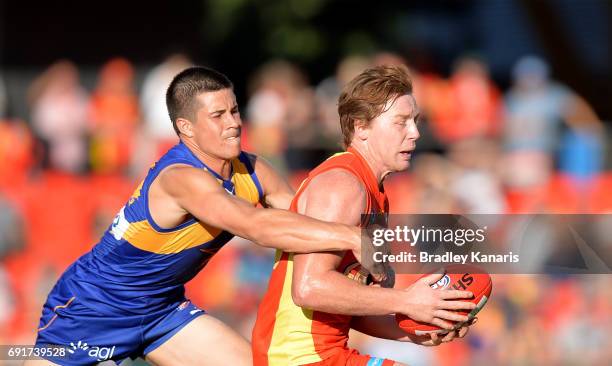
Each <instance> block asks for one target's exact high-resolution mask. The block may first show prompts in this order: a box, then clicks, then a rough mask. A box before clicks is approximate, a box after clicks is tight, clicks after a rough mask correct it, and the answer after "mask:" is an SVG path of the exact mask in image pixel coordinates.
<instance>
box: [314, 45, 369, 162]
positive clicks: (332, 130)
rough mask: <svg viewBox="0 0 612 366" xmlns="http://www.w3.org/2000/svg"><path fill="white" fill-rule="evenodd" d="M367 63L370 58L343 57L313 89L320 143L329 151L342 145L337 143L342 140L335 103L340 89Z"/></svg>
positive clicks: (366, 66)
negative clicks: (334, 70) (330, 74)
mask: <svg viewBox="0 0 612 366" xmlns="http://www.w3.org/2000/svg"><path fill="white" fill-rule="evenodd" d="M369 65H370V59H368V58H367V57H365V56H360V55H351V56H347V57H344V58H343V59H342V60H340V62H339V63H338V66H337V67H336V72H335V74H334V75H332V76H329V77H327V78H325V79H323V81H321V82H320V83H319V85H317V87H316V89H315V96H316V100H317V116H318V120H319V122H320V127H321V131H320V134H319V138H320V143H321V144H322V147H323V148H325V149H327V150H329V152H337V151H338V150H339V149H340V148H341V147H342V146H341V145H340V143H339V141H342V131H340V118H339V117H338V105H337V100H338V97H339V96H340V91H341V90H342V88H343V87H344V85H346V84H347V83H348V82H349V81H351V80H352V79H353V78H354V77H355V76H357V75H359V73H361V72H362V71H363V70H365V69H367V68H368V66H369Z"/></svg>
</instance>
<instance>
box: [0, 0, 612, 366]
mask: <svg viewBox="0 0 612 366" xmlns="http://www.w3.org/2000/svg"><path fill="white" fill-rule="evenodd" d="M611 20H612V3H611V2H609V1H603V0H602V1H598V0H582V1H577V0H557V1H554V0H541V1H527V0H524V1H504V0H479V1H376V2H372V1H361V2H359V1H332V0H286V1H273V0H270V1H263V0H210V1H191V2H189V1H182V2H166V1H147V2H132V1H116V0H111V1H101V2H94V3H92V2H85V1H63V2H42V3H40V4H27V7H26V4H24V2H23V1H21V2H18V1H3V2H1V3H0V344H32V343H33V341H34V339H35V329H36V328H37V325H38V319H39V316H40V312H41V306H42V304H43V302H44V300H45V298H46V295H47V293H48V292H49V290H50V289H51V286H52V285H53V284H54V282H55V281H56V279H57V278H58V277H59V275H60V274H61V273H62V271H63V270H64V269H65V268H66V267H67V266H68V265H69V264H70V263H71V262H72V261H74V260H75V259H76V258H77V257H79V256H80V255H81V254H83V253H85V252H86V251H87V250H89V248H91V247H92V245H94V244H95V243H96V240H97V238H98V236H99V235H100V234H101V233H102V232H103V231H104V230H105V229H106V228H107V227H108V225H109V224H110V223H111V221H112V218H113V217H114V215H115V214H116V212H117V211H118V210H119V208H120V207H121V206H123V204H124V203H125V201H126V200H127V198H128V197H129V196H130V194H131V192H132V191H133V190H134V189H135V187H136V186H137V184H138V182H139V181H140V180H141V179H142V178H143V177H144V175H145V174H146V171H147V169H148V167H149V166H150V164H151V163H153V162H154V161H155V160H156V159H157V158H158V157H159V156H161V154H163V153H164V152H165V151H166V150H167V149H168V148H169V147H170V146H172V145H173V144H174V143H176V142H177V137H176V135H175V134H174V131H173V129H172V126H171V123H170V120H169V119H168V116H167V112H166V108H165V102H164V94H165V89H166V87H167V85H168V84H169V82H170V80H171V79H172V77H173V76H174V75H175V74H176V73H177V72H178V71H180V70H182V69H183V68H185V67H188V66H189V65H192V64H203V65H209V66H212V67H215V68H217V69H219V70H220V71H222V72H224V73H226V74H227V75H228V76H229V77H230V78H231V79H232V80H233V81H234V84H235V91H236V94H237V96H238V99H239V103H240V105H241V114H242V118H243V121H244V128H243V142H244V149H245V150H247V151H251V152H256V153H258V154H260V155H262V156H264V157H266V158H267V159H268V160H270V161H271V162H272V163H273V164H274V165H275V166H276V167H277V168H278V169H279V170H280V171H281V172H282V173H283V174H284V175H285V176H286V177H287V179H288V180H289V181H290V182H291V184H292V185H293V186H294V187H295V186H297V185H298V184H299V183H300V182H301V180H302V179H303V178H304V176H305V174H306V173H307V171H308V170H309V169H311V168H313V167H314V166H316V165H317V164H318V163H320V162H321V161H322V160H324V159H325V158H326V157H328V156H329V155H330V154H332V153H334V152H337V151H339V149H340V144H339V142H340V141H341V138H340V128H339V122H338V116H337V111H336V101H337V97H338V94H339V91H340V90H341V88H342V86H343V85H344V84H345V83H346V82H347V81H348V80H350V79H351V78H352V77H354V76H355V75H356V74H358V73H359V72H360V71H362V70H363V69H364V68H366V67H368V66H371V65H378V64H397V63H403V64H406V65H408V66H409V68H410V70H411V72H412V76H413V79H414V87H415V95H416V99H417V102H418V104H419V106H420V108H421V111H422V113H421V114H422V115H423V116H424V122H423V123H422V124H421V127H420V128H421V135H422V137H421V139H420V140H419V141H418V143H417V146H418V148H417V153H416V154H415V157H414V160H413V166H412V167H411V169H410V170H409V172H407V173H403V174H400V175H396V176H393V177H391V178H389V179H388V180H387V181H386V182H385V186H386V189H387V192H388V195H389V197H390V200H391V210H392V212H395V213H449V212H452V213H494V214H503V213H507V214H513V213H538V212H548V213H610V212H611V211H612V171H611V167H612V159H611V154H610V146H611V143H612V139H611V136H612V134H611V133H610V130H611V127H612V124H611V123H610V120H612V28H611ZM610 245H612V242H611V243H610ZM607 250H608V253H609V251H610V250H611V249H610V247H608V248H607ZM272 262H273V252H272V251H271V250H267V249H262V248H260V247H258V246H256V245H253V244H251V243H248V242H244V241H242V240H233V241H232V242H231V243H229V244H228V245H227V246H226V247H225V248H224V249H223V250H222V251H221V252H220V253H219V254H218V255H217V256H216V257H215V258H214V259H213V260H212V261H211V262H210V263H209V265H208V266H207V267H206V268H205V269H204V270H203V271H202V273H201V274H200V275H199V276H198V277H196V279H194V280H193V281H192V282H191V283H190V284H189V285H188V295H189V296H190V298H191V299H192V300H193V301H194V302H195V303H196V304H197V305H199V306H201V307H203V308H204V309H207V310H208V311H209V312H210V313H211V314H213V315H214V316H217V317H219V318H220V319H222V320H224V321H225V322H227V323H228V324H230V325H231V326H232V327H234V328H235V329H237V330H238V331H239V332H241V333H242V334H244V335H245V336H246V337H250V333H251V329H252V326H253V322H254V317H255V312H256V309H257V305H258V302H259V299H260V297H261V295H262V293H263V291H265V289H266V286H267V279H268V274H269V272H270V270H271V266H272ZM409 281H410V280H409V279H408V278H400V279H399V283H398V286H399V287H405V286H407V285H408V284H409V283H410V282H409ZM493 281H494V286H493V296H492V299H491V301H490V302H489V304H488V305H487V306H486V308H485V310H484V311H483V312H482V314H481V315H480V319H479V322H478V324H477V325H476V326H475V327H474V328H473V329H472V330H471V332H470V334H469V335H468V336H467V337H466V339H464V340H460V341H455V342H453V343H451V344H447V345H443V346H440V347H437V348H423V347H416V346H411V345H406V344H403V343H397V342H391V341H382V340H375V339H373V338H369V337H366V336H362V335H359V334H354V335H353V336H352V341H351V342H352V344H353V345H354V346H356V347H358V348H359V349H360V350H361V351H362V352H365V353H372V354H373V355H376V356H379V357H389V358H394V359H396V360H398V361H404V362H407V363H409V364H410V365H440V364H443V365H445V366H454V365H491V364H500V365H605V364H610V362H611V361H612V341H611V340H610V336H611V333H610V329H612V319H611V317H612V316H611V315H612V311H611V310H610V309H612V280H611V278H610V277H609V275H592V276H556V277H551V276H544V275H539V276H526V275H525V276H519V275H506V276H501V275H497V276H494V279H493ZM3 362H4V361H0V365H1V364H3ZM141 362H142V361H137V363H141Z"/></svg>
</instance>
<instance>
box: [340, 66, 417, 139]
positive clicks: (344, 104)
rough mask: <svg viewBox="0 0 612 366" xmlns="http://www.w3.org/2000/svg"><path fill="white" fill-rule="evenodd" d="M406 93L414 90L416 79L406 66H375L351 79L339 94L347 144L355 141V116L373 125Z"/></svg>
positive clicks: (341, 122)
mask: <svg viewBox="0 0 612 366" xmlns="http://www.w3.org/2000/svg"><path fill="white" fill-rule="evenodd" d="M405 94H412V79H411V78H410V74H409V72H408V69H407V68H406V67H405V66H401V65H397V66H385V65H381V66H376V67H372V68H370V69H367V70H365V71H363V72H362V73H361V74H359V75H357V76H356V77H355V78H354V79H353V80H351V81H350V82H349V83H348V84H347V85H346V86H345V87H344V89H343V90H342V93H341V94H340V97H339V98H338V114H339V115H340V128H341V129H342V136H343V138H344V146H345V147H348V146H349V145H350V144H351V142H352V141H353V133H354V132H355V120H360V121H362V122H363V123H365V124H366V125H369V124H370V122H371V121H372V120H373V119H374V118H376V117H378V116H379V115H381V114H382V113H383V112H384V108H385V105H386V104H387V102H389V101H393V102H395V100H396V99H397V98H398V97H400V96H402V95H405Z"/></svg>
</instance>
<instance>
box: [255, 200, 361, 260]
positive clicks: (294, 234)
mask: <svg viewBox="0 0 612 366" xmlns="http://www.w3.org/2000/svg"><path fill="white" fill-rule="evenodd" d="M250 225H251V231H250V235H249V236H250V237H248V238H247V239H251V240H254V241H255V242H256V243H258V244H260V245H262V246H265V247H271V248H276V249H281V250H283V251H286V252H294V253H310V252H327V251H346V250H354V249H355V248H356V247H357V246H358V245H361V233H360V230H359V229H358V228H356V227H352V226H348V225H343V224H336V223H329V222H324V221H320V220H316V219H313V218H310V217H307V216H303V215H298V214H296V213H293V212H290V211H285V210H277V209H258V210H256V212H255V213H254V214H253V216H252V218H251V223H250Z"/></svg>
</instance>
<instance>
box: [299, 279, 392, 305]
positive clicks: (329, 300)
mask: <svg viewBox="0 0 612 366" xmlns="http://www.w3.org/2000/svg"><path fill="white" fill-rule="evenodd" d="M293 280H294V281H296V283H294V287H293V300H294V302H295V303H296V304H297V305H299V306H302V307H305V308H309V309H313V310H317V311H322V312H326V313H332V314H345V315H388V314H393V313H396V312H398V310H399V309H398V307H399V305H398V304H399V303H400V301H401V297H400V295H401V292H400V291H398V290H393V289H387V288H382V287H377V286H364V285H362V284H360V283H358V282H356V281H353V280H351V279H349V278H347V277H346V276H344V275H343V274H342V273H339V272H336V271H329V272H326V273H323V274H319V275H316V276H307V277H301V278H296V276H294V278H293ZM356 299H359V300H358V301H356Z"/></svg>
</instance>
